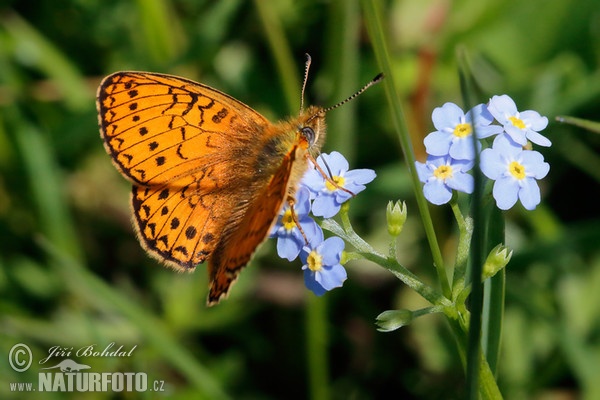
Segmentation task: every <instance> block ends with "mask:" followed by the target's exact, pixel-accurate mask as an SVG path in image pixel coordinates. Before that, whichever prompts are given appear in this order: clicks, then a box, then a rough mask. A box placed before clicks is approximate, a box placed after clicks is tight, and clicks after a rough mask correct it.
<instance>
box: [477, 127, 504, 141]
mask: <svg viewBox="0 0 600 400" xmlns="http://www.w3.org/2000/svg"><path fill="white" fill-rule="evenodd" d="M475 131H476V134H477V138H478V139H485V138H487V137H490V136H494V135H498V134H500V133H502V132H503V131H504V128H502V127H501V126H500V125H487V126H479V125H478V126H477V127H476V128H475Z"/></svg>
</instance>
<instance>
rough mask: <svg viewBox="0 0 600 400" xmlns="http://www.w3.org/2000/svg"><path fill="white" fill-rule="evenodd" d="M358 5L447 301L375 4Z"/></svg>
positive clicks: (437, 251)
mask: <svg viewBox="0 0 600 400" xmlns="http://www.w3.org/2000/svg"><path fill="white" fill-rule="evenodd" d="M362 5H363V9H364V12H365V20H366V22H367V30H368V32H369V36H370V38H371V44H372V45H373V50H374V51H375V56H376V57H377V61H378V63H379V66H380V67H381V68H382V70H383V73H384V75H385V79H384V80H383V82H382V83H383V85H384V87H385V92H386V96H387V99H388V104H389V106H390V112H391V116H392V120H393V122H394V126H395V128H396V132H397V134H398V140H399V141H400V146H401V148H402V153H403V155H404V159H405V161H406V164H407V167H408V170H409V172H410V177H411V181H412V184H413V187H414V188H415V197H416V200H417V205H418V207H419V212H420V214H421V219H422V220H423V227H424V229H425V234H426V236H427V240H428V242H429V247H430V249H431V255H432V258H433V264H434V266H435V269H436V273H437V276H438V281H439V283H440V287H441V288H442V293H443V295H444V296H446V297H447V298H450V297H451V295H452V293H451V289H450V283H449V282H448V275H447V274H446V269H445V267H444V259H443V257H442V252H441V250H440V246H439V244H438V242H437V237H436V235H435V228H434V226H433V221H432V219H431V214H430V213H429V206H428V204H427V200H426V199H425V196H424V195H423V191H422V190H421V182H420V181H419V176H418V175H417V170H416V169H415V161H416V160H415V154H414V150H413V148H412V143H411V141H410V135H409V133H408V127H407V126H406V118H404V113H403V111H402V106H401V104H400V98H399V96H398V93H397V92H396V85H395V83H394V75H393V73H392V67H391V62H390V57H389V53H388V50H387V44H386V40H385V35H384V32H383V25H382V23H381V17H380V16H381V12H380V9H379V3H378V2H377V1H375V0H362Z"/></svg>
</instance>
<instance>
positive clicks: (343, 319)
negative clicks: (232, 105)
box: [0, 0, 600, 399]
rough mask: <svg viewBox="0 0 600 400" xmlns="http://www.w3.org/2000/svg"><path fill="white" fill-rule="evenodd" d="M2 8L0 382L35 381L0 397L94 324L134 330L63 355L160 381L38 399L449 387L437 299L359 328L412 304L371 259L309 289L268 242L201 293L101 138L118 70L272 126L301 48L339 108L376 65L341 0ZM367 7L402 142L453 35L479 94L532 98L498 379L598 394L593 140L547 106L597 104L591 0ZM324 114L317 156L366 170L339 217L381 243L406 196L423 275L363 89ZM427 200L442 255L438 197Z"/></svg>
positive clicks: (390, 136) (379, 119) (438, 83)
mask: <svg viewBox="0 0 600 400" xmlns="http://www.w3.org/2000/svg"><path fill="white" fill-rule="evenodd" d="M0 4H1V5H0V171H1V175H0V239H1V240H0V356H1V358H0V398H3V399H6V398H25V397H27V398H38V397H39V398H42V395H41V394H40V393H34V394H29V395H24V394H18V393H14V392H11V391H10V387H9V382H36V383H37V374H38V372H40V368H41V367H43V366H49V365H48V364H46V365H42V366H41V365H38V364H37V361H38V360H40V359H41V358H43V357H46V356H47V355H48V349H49V348H50V347H52V346H57V345H58V346H64V347H67V348H73V349H75V350H77V349H78V348H80V347H82V346H88V345H91V344H96V345H97V347H98V348H100V349H102V348H104V347H106V346H107V345H108V344H109V343H111V342H115V344H116V346H119V345H123V346H124V348H127V349H130V348H132V347H133V346H137V347H136V348H135V350H134V352H133V354H132V356H131V357H121V358H114V357H113V358H107V357H104V358H100V357H76V356H74V354H73V355H72V357H71V358H73V359H74V360H75V361H77V362H79V363H84V364H88V365H90V366H91V367H92V369H91V371H94V372H118V371H136V372H137V371H140V372H146V373H148V377H149V379H152V380H153V379H158V380H163V381H164V382H165V389H166V392H164V393H161V394H157V393H151V392H147V393H142V394H136V393H110V392H109V393H85V394H81V393H46V394H44V397H43V398H86V399H93V398H121V397H122V398H137V397H146V398H156V397H161V396H164V397H169V398H182V399H183V398H191V397H192V396H196V397H198V398H202V397H203V398H209V399H214V398H227V397H230V398H236V399H279V398H298V399H303V398H310V397H312V398H317V397H319V396H323V397H322V398H326V397H327V396H328V395H329V396H331V398H336V399H338V398H339V399H371V398H383V397H384V396H385V395H386V394H389V393H393V394H394V397H395V398H407V399H410V398H415V399H430V398H431V399H438V398H455V399H458V398H461V396H462V395H463V394H464V385H463V383H462V382H463V379H464V378H463V376H464V374H463V371H462V367H461V365H460V362H459V360H458V357H457V354H456V351H455V347H454V343H453V342H452V338H451V335H450V333H449V329H448V327H447V326H446V324H445V321H444V319H443V318H442V317H438V316H435V315H434V316H426V317H423V318H421V319H419V320H417V321H415V322H414V323H413V324H412V325H410V326H408V327H405V328H402V329H400V330H399V331H396V332H393V333H386V334H384V333H380V332H377V331H376V326H375V325H374V320H375V317H376V316H377V315H378V314H379V313H380V312H382V311H384V310H386V309H393V308H411V309H414V308H417V307H421V306H423V304H424V301H423V300H422V299H421V298H419V297H418V296H416V295H415V294H414V293H412V292H411V291H409V290H407V289H406V288H405V287H403V286H402V285H401V284H400V283H399V282H398V281H397V280H395V279H394V278H393V277H392V275H391V274H390V273H388V272H387V271H385V270H383V269H381V268H380V267H377V266H375V265H373V264H369V263H367V262H364V263H360V262H354V263H350V264H349V265H348V266H347V268H348V273H349V279H348V280H347V281H346V283H345V284H344V287H343V288H341V289H336V290H334V291H333V292H331V293H328V294H327V295H326V296H324V297H323V298H319V299H318V300H315V298H314V296H312V294H311V293H310V292H308V291H307V290H306V289H305V288H304V286H303V281H302V273H301V270H300V264H299V262H298V261H297V262H296V263H293V264H288V263H287V262H284V261H282V260H281V259H278V258H277V257H276V256H275V252H274V243H273V241H269V242H267V244H265V245H264V246H262V248H261V249H260V251H259V253H258V254H257V256H256V257H255V259H254V260H253V262H252V263H251V266H250V267H249V268H247V269H246V270H244V272H243V273H242V274H241V277H240V279H239V281H238V283H237V284H236V285H235V287H234V288H233V291H232V295H231V296H230V298H229V299H228V300H226V301H225V302H223V303H222V304H220V305H219V306H217V307H214V308H211V309H207V308H206V307H205V305H204V304H205V298H206V293H207V276H206V273H205V271H204V269H205V268H204V266H200V267H199V268H198V269H197V271H196V272H195V273H194V274H177V273H174V272H172V271H170V270H167V269H164V268H162V267H160V266H159V265H158V264H157V263H156V262H155V261H154V260H153V259H150V258H149V257H148V256H147V255H146V254H145V253H144V252H143V250H142V249H141V248H140V246H139V244H138V242H137V240H136V238H135V235H134V233H133V230H132V227H131V224H130V215H129V201H128V193H129V190H130V189H129V185H128V183H127V182H126V181H125V180H124V179H123V178H122V177H121V176H120V175H119V174H118V172H117V171H116V170H115V169H114V168H113V166H112V165H111V162H110V160H109V157H108V156H107V155H106V153H105V151H104V148H103V146H102V143H101V140H100V137H99V133H98V127H97V116H96V109H95V90H96V87H97V85H98V83H99V82H100V80H101V78H102V77H103V76H105V75H107V74H109V73H111V72H114V71H118V70H146V71H155V72H163V73H171V74H177V75H182V76H185V77H187V78H190V79H194V80H197V81H201V82H203V83H205V84H208V85H211V86H213V87H215V88H217V89H219V90H222V91H224V92H226V93H228V94H230V95H232V96H233V97H235V98H237V99H239V100H241V101H243V102H245V103H247V104H249V105H251V106H252V107H253V108H255V109H256V110H258V111H259V112H261V113H263V114H264V115H265V116H267V117H268V118H269V119H271V120H273V121H275V120H277V119H280V118H283V117H285V116H287V115H290V114H291V115H294V114H295V113H296V112H297V111H296V110H297V109H298V106H299V100H300V99H299V97H300V84H301V75H302V70H303V67H304V59H305V58H304V54H305V53H310V54H311V56H312V59H313V65H312V70H311V75H310V80H309V83H308V88H307V98H308V102H309V103H316V104H319V105H323V106H328V105H331V104H334V103H335V102H337V101H339V100H341V99H342V98H345V97H346V96H348V95H349V94H351V93H352V92H354V91H355V90H357V89H358V88H359V87H361V86H362V85H363V84H364V83H366V82H367V81H369V80H370V79H371V78H372V77H373V76H375V74H376V73H378V72H379V71H380V68H379V67H378V65H377V63H376V61H375V59H374V55H373V51H372V49H371V46H370V42H369V36H368V33H367V31H366V28H365V23H364V16H363V12H362V8H361V3H360V2H359V1H356V0H347V1H342V0H331V1H325V0H299V1H292V0H283V1H267V0H256V1H242V0H222V1H208V0H206V1H201V0H200V1H198V0H173V1H168V0H147V1H144V0H139V1H117V0H106V1H100V0H87V1H86V0H57V1H54V0H53V1H50V0H42V1H40V0H38V1H33V0H29V1H28V0H19V1H17V0H13V1H11V0H3V1H2V2H1V3H0ZM380 7H381V9H382V11H383V13H382V14H383V22H384V27H383V28H384V31H385V32H386V33H387V39H388V45H389V48H390V57H391V59H392V62H393V67H394V73H395V76H394V79H395V81H396V83H397V84H398V85H399V87H398V90H399V92H400V93H402V102H403V104H404V105H405V114H406V117H407V118H408V123H409V126H410V127H411V131H412V135H413V137H414V146H415V152H416V154H417V158H418V159H420V160H422V159H423V148H422V144H421V143H422V138H423V137H424V136H425V135H426V134H427V133H429V132H430V131H432V130H433V127H432V124H431V122H430V116H431V111H432V110H433V108H434V107H437V106H440V105H442V104H443V103H445V102H447V101H451V102H455V103H458V104H459V105H460V104H461V95H460V91H459V81H458V72H457V71H458V69H457V61H456V58H457V57H456V55H457V49H459V48H461V49H463V50H464V51H466V53H467V54H468V57H469V60H470V63H471V68H472V73H473V75H474V77H475V79H476V81H477V83H478V85H479V87H480V88H481V91H482V93H483V97H482V98H480V99H478V101H479V102H485V101H487V99H488V98H489V97H490V96H492V95H494V94H508V95H510V96H511V97H512V98H513V99H515V101H516V103H517V105H518V107H519V108H520V109H521V110H526V109H535V110H537V111H539V112H540V113H541V114H542V115H546V116H548V118H549V120H550V124H549V126H548V128H547V130H546V131H545V134H546V136H547V137H549V138H550V139H551V140H552V141H553V146H552V147H551V148H549V149H543V150H542V152H543V154H544V156H545V158H546V160H547V161H548V162H549V163H550V164H551V170H550V174H549V176H548V177H547V178H546V179H545V180H543V181H542V183H541V189H542V196H543V201H542V204H541V205H540V206H539V207H538V208H537V209H536V210H535V211H533V212H525V211H524V210H523V208H522V207H521V206H520V205H519V206H517V207H515V208H514V209H513V210H511V211H509V212H507V213H506V216H507V244H508V245H509V246H510V247H511V248H513V249H514V250H515V254H514V257H513V259H512V261H511V263H510V264H509V266H508V271H507V297H506V303H507V305H506V315H505V325H504V334H503V345H502V353H501V357H500V364H499V372H498V382H499V385H500V388H501V390H502V392H503V393H504V395H505V398H507V399H525V398H536V399H575V398H591V397H590V396H592V394H593V393H599V390H600V388H599V385H600V381H599V380H598V379H597V378H598V370H599V369H600V340H599V339H600V307H598V304H600V252H599V246H598V245H599V244H600V229H599V227H600V207H599V195H598V193H599V190H598V182H599V181H600V157H599V156H598V149H600V137H599V136H598V134H597V133H592V132H589V131H585V130H582V129H580V128H575V127H570V126H567V125H561V124H559V123H557V122H555V120H554V118H555V117H556V116H557V115H571V116H576V117H580V118H587V119H591V120H600V70H599V64H600V4H599V2H598V1H597V0H531V1H527V2H525V1H517V0H485V1H478V0H463V1H460V0H458V1H449V0H448V1H444V0H428V1H421V0H419V1H417V0H404V1H402V0H391V1H382V2H380ZM328 123H329V131H328V132H329V133H328V140H327V144H326V147H325V151H331V150H334V149H335V150H338V151H340V152H342V153H343V154H344V155H346V156H347V157H348V158H349V160H351V166H352V167H354V168H372V169H374V170H375V171H376V172H377V174H378V179H377V180H376V181H375V182H373V183H372V184H370V185H369V187H368V189H367V190H366V191H365V192H363V193H361V195H360V196H358V197H357V198H356V199H355V200H353V202H352V208H351V211H350V213H351V217H352V219H353V221H355V227H356V228H357V229H358V230H359V232H360V233H361V234H362V235H363V237H365V238H366V239H367V240H368V241H369V242H370V243H372V244H373V245H374V246H375V247H376V248H379V249H380V250H381V251H383V252H386V251H387V250H386V248H387V241H388V238H387V231H386V227H385V206H386V204H387V201H388V200H395V199H402V200H406V201H407V203H408V207H409V213H410V215H409V219H408V221H407V223H406V226H405V229H404V231H403V233H402V235H401V236H400V238H399V239H398V240H399V242H398V248H399V259H400V262H401V263H403V264H404V265H406V266H407V267H409V268H410V269H411V270H412V271H413V272H415V273H416V274H417V275H419V276H421V277H423V279H425V280H426V281H429V282H433V283H434V284H435V278H434V277H435V273H434V270H433V267H432V265H431V257H430V255H429V253H428V246H427V244H426V241H425V237H424V234H423V231H422V229H421V226H420V219H419V215H418V212H417V209H416V206H415V204H414V195H413V188H412V187H411V186H410V182H409V180H408V175H407V170H406V166H405V165H404V164H403V160H402V158H401V151H400V149H399V146H398V144H397V141H396V139H395V134H394V132H393V126H392V122H391V118H390V116H389V108H388V105H387V103H386V97H385V94H384V91H383V89H382V87H374V88H372V89H370V90H369V91H367V92H366V93H365V94H363V95H362V96H360V97H359V98H358V99H357V100H355V101H353V102H351V103H349V104H347V105H345V106H344V107H342V108H340V109H337V110H335V111H333V112H331V113H329V114H328ZM432 212H433V216H434V219H435V223H436V228H437V232H438V237H439V239H440V243H441V245H442V247H443V251H444V257H445V259H446V260H447V261H448V264H449V265H451V262H452V260H453V256H454V250H455V245H456V232H455V230H454V225H453V221H452V216H451V213H450V210H449V207H433V208H432ZM307 304H308V305H309V306H308V308H307ZM307 310H308V311H307ZM311 310H312V311H311ZM314 310H317V311H316V312H315V311H314ZM319 313H321V314H319ZM323 314H324V316H323ZM311 318H316V319H317V323H316V324H315V323H314V320H312V321H313V322H312V323H311V322H310V321H311ZM318 321H320V322H318ZM309 326H310V327H311V328H310V329H309V328H308V327H309ZM315 326H316V327H317V328H316V330H315ZM17 343H25V344H27V345H28V346H29V347H30V348H31V349H32V352H33V356H34V363H33V365H32V367H31V368H30V369H29V370H28V371H26V372H23V373H17V372H15V371H14V370H13V369H12V368H11V367H10V365H9V363H8V362H7V357H8V354H9V352H10V349H11V347H12V346H13V345H14V344H17ZM315 349H316V350H315ZM315 353H317V354H315ZM60 359H62V358H57V359H56V361H59V360H60ZM311 359H312V360H313V361H312V363H311V364H309V361H310V360H311ZM315 360H317V361H316V362H315ZM55 364H56V363H53V364H52V365H55ZM308 365H311V367H308ZM315 366H317V367H315ZM311 377H312V378H311ZM311 379H313V382H327V381H328V382H329V390H326V388H321V390H319V388H317V390H315V388H314V387H313V389H310V388H309V383H308V382H309V381H310V380H311ZM319 379H320V380H319Z"/></svg>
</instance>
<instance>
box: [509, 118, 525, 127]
mask: <svg viewBox="0 0 600 400" xmlns="http://www.w3.org/2000/svg"><path fill="white" fill-rule="evenodd" d="M508 120H509V121H510V122H511V123H512V124H513V125H514V126H516V127H517V128H519V129H525V128H526V127H525V122H523V120H522V119H521V118H517V117H508Z"/></svg>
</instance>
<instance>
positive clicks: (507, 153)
mask: <svg viewBox="0 0 600 400" xmlns="http://www.w3.org/2000/svg"><path fill="white" fill-rule="evenodd" d="M432 120H433V125H434V127H435V128H436V129H437V130H436V131H435V132H432V133H430V134H429V135H427V137H426V138H425V140H424V143H425V149H426V151H427V154H428V156H427V160H426V161H425V162H424V163H421V162H418V161H417V162H416V163H415V167H416V170H417V173H418V175H419V179H420V180H421V182H423V183H424V184H425V185H424V186H423V193H424V195H425V198H426V199H427V200H428V201H429V202H431V203H433V204H437V205H439V204H445V203H447V202H448V201H450V199H451V198H452V191H453V190H456V191H459V192H464V193H471V192H472V191H473V177H472V176H471V175H470V174H468V173H467V172H468V171H469V170H470V169H471V168H472V167H473V165H474V159H475V151H478V152H481V153H480V154H481V158H480V167H481V171H482V172H483V174H484V175H485V176H486V177H487V178H489V179H491V180H493V181H495V182H494V187H493V191H492V194H493V196H494V199H496V205H497V206H498V208H500V209H502V210H508V209H510V208H511V207H512V206H514V205H515V204H516V202H517V200H520V201H521V204H523V206H524V207H525V208H526V209H528V210H533V209H534V208H535V207H536V206H537V205H538V204H539V203H540V189H539V187H538V185H537V180H539V179H542V178H544V177H545V176H546V174H548V171H549V170H550V166H549V165H548V163H546V162H544V157H543V156H542V155H541V154H540V153H539V152H537V151H533V150H528V149H526V148H527V147H528V142H531V143H534V144H537V145H539V146H545V147H548V146H550V145H551V144H552V143H551V142H550V140H548V139H547V138H546V137H545V136H543V135H541V134H540V133H539V132H540V131H541V130H543V129H544V128H546V126H547V125H548V118H546V117H543V116H541V115H540V114H539V113H538V112H537V111H531V110H528V111H522V112H519V111H518V110H517V106H516V105H515V102H514V101H513V100H512V99H511V98H510V97H509V96H507V95H502V96H493V97H492V98H491V99H490V101H489V102H488V104H487V105H486V104H479V105H477V106H475V107H473V108H472V109H471V110H469V111H468V112H467V113H466V114H465V113H464V112H463V110H462V109H461V108H460V107H458V106H457V105H456V104H453V103H446V104H444V105H443V106H442V107H438V108H436V109H435V110H434V111H433V114H432ZM473 134H476V135H477V136H476V139H477V140H475V143H476V145H474V144H473V143H474V141H473ZM492 136H495V138H494V140H493V143H492V145H491V147H489V148H485V149H484V150H481V148H482V147H483V144H482V142H485V141H484V140H483V139H487V138H491V137H492Z"/></svg>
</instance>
